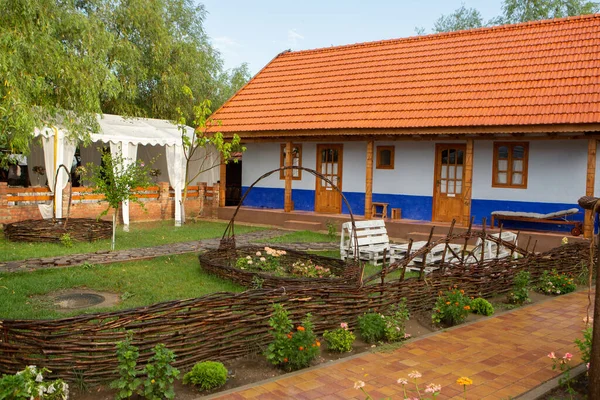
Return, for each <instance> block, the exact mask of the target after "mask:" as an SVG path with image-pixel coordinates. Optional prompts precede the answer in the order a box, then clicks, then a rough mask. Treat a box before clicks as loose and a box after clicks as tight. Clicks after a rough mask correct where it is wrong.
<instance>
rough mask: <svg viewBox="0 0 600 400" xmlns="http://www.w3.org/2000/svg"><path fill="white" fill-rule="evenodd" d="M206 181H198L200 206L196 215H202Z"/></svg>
mask: <svg viewBox="0 0 600 400" xmlns="http://www.w3.org/2000/svg"><path fill="white" fill-rule="evenodd" d="M206 186H208V185H207V184H206V182H198V201H199V204H200V208H199V209H198V215H199V216H200V217H203V216H204V202H205V201H206Z"/></svg>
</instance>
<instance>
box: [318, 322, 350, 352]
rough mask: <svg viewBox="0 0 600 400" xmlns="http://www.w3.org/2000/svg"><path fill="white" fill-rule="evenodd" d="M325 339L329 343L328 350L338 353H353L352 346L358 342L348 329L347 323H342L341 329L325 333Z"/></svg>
mask: <svg viewBox="0 0 600 400" xmlns="http://www.w3.org/2000/svg"><path fill="white" fill-rule="evenodd" d="M323 339H325V342H326V343H327V350H331V351H336V352H338V353H347V352H349V351H352V344H353V343H354V341H355V340H356V336H354V333H352V331H351V330H350V329H349V328H348V324H347V323H346V322H342V323H341V324H340V327H339V328H337V329H335V330H333V331H325V332H324V333H323Z"/></svg>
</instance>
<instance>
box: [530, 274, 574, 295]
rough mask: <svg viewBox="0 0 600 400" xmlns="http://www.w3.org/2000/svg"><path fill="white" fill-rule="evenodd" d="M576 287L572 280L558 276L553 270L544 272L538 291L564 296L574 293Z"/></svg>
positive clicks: (563, 275) (562, 275) (565, 276)
mask: <svg viewBox="0 0 600 400" xmlns="http://www.w3.org/2000/svg"><path fill="white" fill-rule="evenodd" d="M575 289H577V285H576V284H575V283H574V282H573V278H571V277H569V276H567V275H565V274H559V273H558V272H556V270H555V269H553V270H552V272H548V271H544V272H543V273H542V277H541V278H540V284H539V286H538V290H539V291H540V292H542V293H544V294H566V293H571V292H574V291H575Z"/></svg>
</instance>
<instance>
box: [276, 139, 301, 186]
mask: <svg viewBox="0 0 600 400" xmlns="http://www.w3.org/2000/svg"><path fill="white" fill-rule="evenodd" d="M285 147H286V144H285V143H283V144H282V145H281V148H280V150H279V166H280V167H283V166H285ZM294 147H297V148H298V165H297V166H298V167H301V166H302V144H301V143H292V149H293V148H294ZM292 160H293V157H292ZM292 165H294V163H293V162H292ZM292 172H294V171H292ZM279 179H285V171H279ZM301 179H302V170H298V176H294V175H293V174H292V180H294V181H299V180H301Z"/></svg>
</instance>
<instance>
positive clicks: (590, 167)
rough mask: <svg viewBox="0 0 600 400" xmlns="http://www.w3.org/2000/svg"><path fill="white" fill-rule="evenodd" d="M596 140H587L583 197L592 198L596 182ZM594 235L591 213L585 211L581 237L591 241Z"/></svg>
mask: <svg viewBox="0 0 600 400" xmlns="http://www.w3.org/2000/svg"><path fill="white" fill-rule="evenodd" d="M597 146H598V141H597V140H596V139H588V158H587V177H586V179H585V195H586V196H592V197H593V196H594V182H595V180H596V147H597ZM593 233H594V221H593V220H592V211H591V210H585V219H584V221H583V236H584V237H585V238H586V239H591V237H592V234H593Z"/></svg>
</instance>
